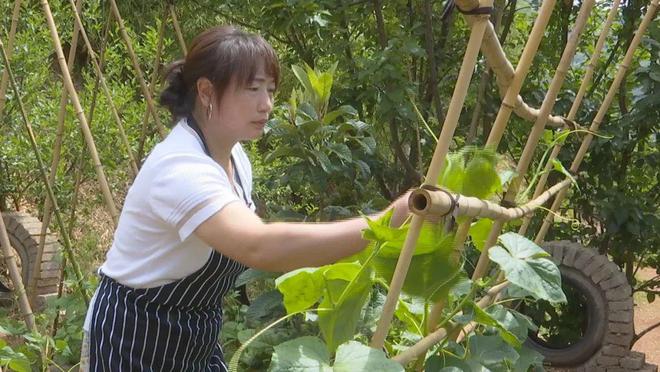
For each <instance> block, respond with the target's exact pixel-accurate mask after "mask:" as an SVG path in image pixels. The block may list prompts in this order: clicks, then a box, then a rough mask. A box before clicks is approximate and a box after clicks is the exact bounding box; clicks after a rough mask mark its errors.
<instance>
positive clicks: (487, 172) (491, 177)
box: [462, 149, 502, 199]
mask: <svg viewBox="0 0 660 372" xmlns="http://www.w3.org/2000/svg"><path fill="white" fill-rule="evenodd" d="M496 165H497V154H496V153H495V152H494V151H492V150H483V149H482V150H479V151H474V152H473V154H472V158H471V159H470V161H468V163H467V165H466V166H465V176H464V177H463V188H462V194H463V195H465V196H474V197H476V198H479V199H486V198H487V197H489V196H490V195H491V194H493V193H494V192H495V191H497V190H499V189H501V188H502V184H501V183H500V176H499V175H498V174H497V171H496V170H495V166H496Z"/></svg>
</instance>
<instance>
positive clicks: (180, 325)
mask: <svg viewBox="0 0 660 372" xmlns="http://www.w3.org/2000/svg"><path fill="white" fill-rule="evenodd" d="M244 270H245V266H244V265H242V264H241V263H239V262H237V261H234V260H232V259H229V258H227V257H225V256H223V255H222V254H221V253H219V252H217V251H215V250H213V252H212V253H211V257H210V258H209V260H208V261H207V262H206V264H205V265H204V266H203V267H202V268H200V269H199V270H198V271H196V272H194V273H193V274H191V275H189V276H187V277H185V278H182V279H179V280H177V281H175V282H172V283H168V284H166V285H163V286H160V287H154V288H141V289H135V288H130V287H127V286H124V285H122V284H120V283H118V282H117V281H115V280H114V279H112V278H110V277H108V276H105V275H103V274H101V283H100V285H99V289H98V292H97V293H96V300H95V301H94V305H93V306H94V308H93V309H94V313H93V315H92V322H91V328H90V334H89V336H90V360H89V365H90V371H226V370H227V367H226V365H225V362H224V358H223V354H222V348H221V346H220V344H219V340H218V337H219V336H220V329H221V327H222V298H223V296H224V295H225V294H226V293H227V292H228V291H229V290H230V289H231V288H232V287H233V285H234V281H235V280H236V277H237V276H238V275H239V274H240V273H241V272H243V271H244Z"/></svg>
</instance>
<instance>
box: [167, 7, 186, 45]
mask: <svg viewBox="0 0 660 372" xmlns="http://www.w3.org/2000/svg"><path fill="white" fill-rule="evenodd" d="M169 8H170V15H171V16H172V24H173V25H174V31H175V33H176V38H177V39H178V40H179V46H181V51H182V52H183V55H184V56H185V55H186V54H188V48H186V41H185V39H184V38H183V33H182V32H181V26H180V25H179V19H178V18H177V16H176V11H175V9H174V4H173V3H172V4H169Z"/></svg>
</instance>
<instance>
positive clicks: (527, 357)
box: [513, 346, 543, 372]
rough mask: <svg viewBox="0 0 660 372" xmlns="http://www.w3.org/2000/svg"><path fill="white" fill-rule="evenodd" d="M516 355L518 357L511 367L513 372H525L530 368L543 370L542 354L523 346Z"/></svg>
mask: <svg viewBox="0 0 660 372" xmlns="http://www.w3.org/2000/svg"><path fill="white" fill-rule="evenodd" d="M518 354H519V355H520V357H519V358H518V360H516V363H515V364H514V365H513V372H527V371H529V369H530V368H531V367H535V369H534V370H537V369H542V368H543V354H541V353H539V352H538V351H536V350H533V349H530V348H528V347H526V346H523V347H522V348H520V350H518Z"/></svg>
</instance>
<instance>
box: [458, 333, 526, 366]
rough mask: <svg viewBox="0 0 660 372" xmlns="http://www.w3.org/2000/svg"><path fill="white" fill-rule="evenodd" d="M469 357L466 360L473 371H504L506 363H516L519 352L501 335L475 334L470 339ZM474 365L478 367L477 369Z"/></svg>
mask: <svg viewBox="0 0 660 372" xmlns="http://www.w3.org/2000/svg"><path fill="white" fill-rule="evenodd" d="M468 349H469V354H468V355H469V357H468V359H467V360H466V362H467V363H468V364H470V366H471V367H473V369H472V370H473V371H475V370H483V369H482V368H484V367H485V368H486V370H495V371H504V370H506V368H504V367H505V366H506V364H509V365H510V364H512V363H515V362H516V361H517V360H518V358H519V354H518V352H516V350H515V349H514V348H513V347H512V346H511V345H509V344H507V343H506V342H504V340H502V338H500V337H499V336H483V335H473V336H472V337H470V339H469V340H468ZM474 367H477V368H476V369H475V368H474Z"/></svg>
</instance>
